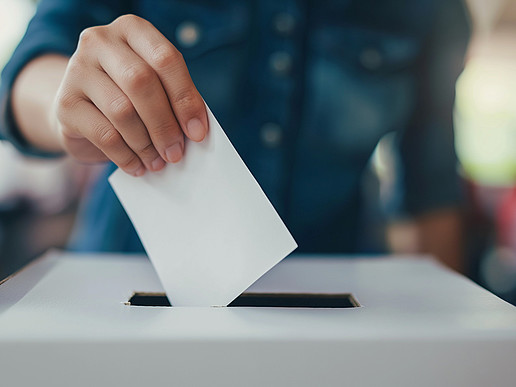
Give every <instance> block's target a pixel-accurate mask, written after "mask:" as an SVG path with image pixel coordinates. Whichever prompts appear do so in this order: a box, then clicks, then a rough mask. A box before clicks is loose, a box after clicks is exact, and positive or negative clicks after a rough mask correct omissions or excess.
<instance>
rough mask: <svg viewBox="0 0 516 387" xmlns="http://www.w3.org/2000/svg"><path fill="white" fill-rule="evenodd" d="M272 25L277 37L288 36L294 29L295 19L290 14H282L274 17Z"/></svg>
mask: <svg viewBox="0 0 516 387" xmlns="http://www.w3.org/2000/svg"><path fill="white" fill-rule="evenodd" d="M272 25H273V27H274V31H276V33H277V34H278V35H281V36H290V35H292V33H293V32H294V30H295V28H296V19H295V18H294V16H293V15H292V14H290V13H286V12H282V13H278V14H277V15H276V16H275V17H274V19H273V21H272Z"/></svg>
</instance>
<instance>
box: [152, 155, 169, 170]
mask: <svg viewBox="0 0 516 387" xmlns="http://www.w3.org/2000/svg"><path fill="white" fill-rule="evenodd" d="M165 164H166V163H165V160H163V159H162V158H161V157H160V156H158V157H156V160H154V161H153V162H152V163H151V168H152V170H153V171H159V170H160V169H163V167H164V166H165Z"/></svg>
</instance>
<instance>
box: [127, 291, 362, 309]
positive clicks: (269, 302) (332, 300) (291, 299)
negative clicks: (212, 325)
mask: <svg viewBox="0 0 516 387" xmlns="http://www.w3.org/2000/svg"><path fill="white" fill-rule="evenodd" d="M126 305H130V306H164V307H167V306H168V307H170V306H172V305H171V303H170V301H169V300H168V298H167V296H166V295H165V293H149V292H134V293H133V295H132V296H131V298H129V300H128V301H127V302H126ZM358 306H360V304H359V303H358V301H357V300H356V298H355V297H354V296H353V295H352V294H350V293H331V294H325V293H243V294H241V295H240V296H238V297H237V298H236V299H235V300H234V301H233V302H232V303H231V304H229V307H262V308H355V307H358Z"/></svg>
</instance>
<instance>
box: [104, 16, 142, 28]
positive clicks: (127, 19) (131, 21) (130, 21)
mask: <svg viewBox="0 0 516 387" xmlns="http://www.w3.org/2000/svg"><path fill="white" fill-rule="evenodd" d="M143 21H144V19H142V18H141V17H139V16H136V15H133V14H126V15H122V16H119V17H117V18H116V19H115V20H114V21H113V23H111V24H112V25H115V26H127V27H133V26H135V25H137V24H141V23H142V22H143Z"/></svg>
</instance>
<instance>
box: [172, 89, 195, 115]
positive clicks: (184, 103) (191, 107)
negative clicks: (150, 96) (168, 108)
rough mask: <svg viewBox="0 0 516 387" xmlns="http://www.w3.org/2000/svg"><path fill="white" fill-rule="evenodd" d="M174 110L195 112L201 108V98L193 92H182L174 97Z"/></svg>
mask: <svg viewBox="0 0 516 387" xmlns="http://www.w3.org/2000/svg"><path fill="white" fill-rule="evenodd" d="M172 106H174V109H179V110H183V111H184V110H187V111H195V110H196V109H198V108H199V107H200V105H199V98H198V96H197V94H196V93H195V92H193V91H192V90H182V91H179V92H177V93H176V94H174V96H173V97H172Z"/></svg>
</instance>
